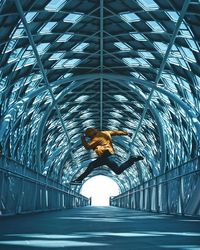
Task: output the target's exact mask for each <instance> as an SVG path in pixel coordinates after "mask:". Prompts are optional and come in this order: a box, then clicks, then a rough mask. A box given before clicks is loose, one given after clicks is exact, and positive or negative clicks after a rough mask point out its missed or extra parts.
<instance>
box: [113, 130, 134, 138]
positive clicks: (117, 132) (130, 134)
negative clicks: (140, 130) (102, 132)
mask: <svg viewBox="0 0 200 250" xmlns="http://www.w3.org/2000/svg"><path fill="white" fill-rule="evenodd" d="M108 132H109V133H110V135H111V136H115V135H128V136H130V137H131V136H132V133H129V132H127V131H123V130H110V131H108Z"/></svg>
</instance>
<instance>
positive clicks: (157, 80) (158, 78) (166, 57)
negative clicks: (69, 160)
mask: <svg viewBox="0 0 200 250" xmlns="http://www.w3.org/2000/svg"><path fill="white" fill-rule="evenodd" d="M189 3H190V0H185V2H184V5H183V8H182V10H181V12H180V16H179V19H178V21H177V23H176V26H175V29H174V32H173V35H172V37H171V40H170V43H169V45H168V48H167V51H166V53H165V56H164V58H163V60H162V63H161V66H160V69H159V71H158V74H157V76H156V80H155V86H154V87H153V88H152V89H151V92H150V94H149V96H148V99H147V103H146V105H145V108H144V110H143V113H142V115H141V118H140V121H139V124H138V126H137V129H136V131H135V134H134V136H133V138H132V143H134V140H135V138H136V137H137V134H138V132H139V130H140V128H141V126H142V122H143V120H144V118H145V115H146V113H147V110H148V108H149V104H150V101H151V99H152V96H153V94H154V91H155V88H156V86H157V84H158V82H159V80H160V77H161V75H162V72H163V70H164V67H165V65H166V63H167V59H168V57H169V54H170V52H171V49H172V46H173V44H174V42H175V39H176V36H177V34H178V31H179V29H180V25H181V23H182V21H183V18H184V16H185V13H186V11H187V8H188V6H189Z"/></svg>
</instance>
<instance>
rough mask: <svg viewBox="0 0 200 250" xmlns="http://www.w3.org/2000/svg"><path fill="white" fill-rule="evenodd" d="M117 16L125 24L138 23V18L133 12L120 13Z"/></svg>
mask: <svg viewBox="0 0 200 250" xmlns="http://www.w3.org/2000/svg"><path fill="white" fill-rule="evenodd" d="M119 15H120V17H121V18H122V20H124V21H125V22H127V23H132V22H138V21H140V18H139V17H138V16H137V15H136V14H135V13H133V12H125V13H120V14H119Z"/></svg>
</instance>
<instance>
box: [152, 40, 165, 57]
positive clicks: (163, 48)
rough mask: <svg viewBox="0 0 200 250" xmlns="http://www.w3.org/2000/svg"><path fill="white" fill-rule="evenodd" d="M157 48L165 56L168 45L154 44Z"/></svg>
mask: <svg viewBox="0 0 200 250" xmlns="http://www.w3.org/2000/svg"><path fill="white" fill-rule="evenodd" d="M154 45H155V48H156V49H157V50H158V51H159V52H160V53H161V54H164V53H165V52H166V50H167V47H168V46H167V44H166V43H163V42H154Z"/></svg>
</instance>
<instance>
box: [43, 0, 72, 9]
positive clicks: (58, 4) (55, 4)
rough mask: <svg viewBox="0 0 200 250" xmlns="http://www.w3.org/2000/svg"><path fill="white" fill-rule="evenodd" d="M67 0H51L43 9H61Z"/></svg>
mask: <svg viewBox="0 0 200 250" xmlns="http://www.w3.org/2000/svg"><path fill="white" fill-rule="evenodd" d="M68 1H69V0H59V1H58V0H51V1H50V2H49V3H48V4H47V5H46V7H45V8H44V9H45V10H48V11H53V12H54V11H55V12H56V11H59V10H60V9H62V7H63V6H64V5H65V3H67V2H68Z"/></svg>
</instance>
